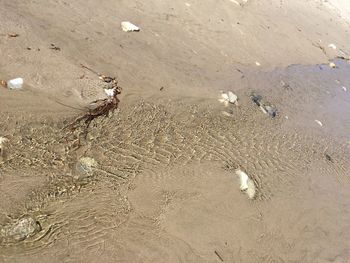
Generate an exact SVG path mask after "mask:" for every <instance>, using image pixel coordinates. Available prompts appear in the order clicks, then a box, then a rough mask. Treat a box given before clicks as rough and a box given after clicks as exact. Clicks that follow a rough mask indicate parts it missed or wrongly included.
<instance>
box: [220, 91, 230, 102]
mask: <svg viewBox="0 0 350 263" xmlns="http://www.w3.org/2000/svg"><path fill="white" fill-rule="evenodd" d="M221 98H223V99H224V100H227V101H228V100H229V96H228V95H227V94H226V93H222V94H221Z"/></svg>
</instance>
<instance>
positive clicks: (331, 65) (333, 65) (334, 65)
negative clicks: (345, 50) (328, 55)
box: [329, 62, 337, 68]
mask: <svg viewBox="0 0 350 263" xmlns="http://www.w3.org/2000/svg"><path fill="white" fill-rule="evenodd" d="M329 66H330V67H331V68H336V67H337V65H336V64H334V63H333V62H331V63H329Z"/></svg>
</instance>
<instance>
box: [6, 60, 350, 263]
mask: <svg viewBox="0 0 350 263" xmlns="http://www.w3.org/2000/svg"><path fill="white" fill-rule="evenodd" d="M336 63H337V65H339V68H337V69H329V68H328V66H327V65H315V66H300V65H294V66H290V67H288V68H286V69H276V70H273V71H267V72H263V71H262V72H258V71H256V70H249V69H242V72H243V75H244V77H243V78H242V79H241V80H239V81H240V83H236V84H237V85H236V86H238V87H240V88H239V89H237V90H233V91H234V92H235V93H236V94H237V95H238V98H239V105H238V106H235V105H229V107H224V106H223V105H222V104H219V102H218V101H217V99H216V94H213V96H212V97H211V98H203V97H202V98H196V97H177V98H171V97H168V96H167V94H166V93H161V94H160V95H162V94H163V95H162V96H160V95H159V94H154V95H153V97H151V98H150V99H147V101H140V100H138V99H136V98H134V97H133V96H126V97H125V98H124V100H123V101H122V103H121V105H120V109H119V110H118V111H116V112H115V113H114V114H113V115H111V116H110V117H109V118H100V119H98V120H96V121H94V122H93V124H92V126H91V127H90V129H89V133H88V137H87V139H86V140H84V139H83V138H82V137H81V136H80V137H79V136H78V135H77V133H70V132H69V131H67V130H62V127H63V126H64V123H65V122H67V121H66V117H63V116H62V115H59V119H60V120H59V121H56V120H55V121H54V120H53V119H52V118H51V117H50V115H49V114H48V115H42V116H37V115H30V116H28V115H27V114H26V113H24V112H19V113H18V112H17V113H15V112H11V108H6V109H7V111H6V112H4V114H1V122H0V123H2V124H1V126H0V127H1V130H2V131H3V133H4V134H5V135H8V137H10V138H9V139H10V143H9V145H8V147H7V152H6V156H5V158H4V160H3V161H4V162H3V163H2V164H1V166H0V174H1V186H2V187H3V189H2V191H1V199H2V200H3V201H2V204H1V211H2V213H1V222H0V223H2V224H3V225H5V224H11V222H14V221H15V220H16V219H17V218H20V217H21V215H24V214H29V215H32V216H34V217H35V218H36V219H37V220H38V221H39V222H40V224H41V227H42V231H40V232H39V233H38V234H36V235H35V236H33V237H30V238H28V239H26V240H24V241H21V242H9V241H8V239H5V238H2V239H1V238H0V246H1V250H0V259H1V261H3V262H34V261H38V260H40V261H41V262H49V261H50V262H65V261H67V262H76V261H80V260H84V261H85V260H86V261H88V262H97V261H101V260H103V261H105V262H115V261H117V262H154V261H160V262H164V261H167V262H183V261H186V262H206V261H208V262H216V261H219V260H220V259H219V258H218V256H217V254H219V255H220V257H221V258H222V259H224V261H225V262H226V261H228V262H232V261H235V262H236V261H237V262H285V261H288V262H290V261H295V262H315V259H317V260H318V261H319V262H346V260H349V259H350V254H349V250H348V246H347V241H348V240H349V239H350V231H349V226H350V225H349V222H350V221H349V218H350V214H349V211H350V209H349V208H350V207H349V203H348V202H347V200H348V198H349V190H350V185H349V182H350V180H349V172H348V171H349V168H350V162H349V160H350V158H349V157H350V151H349V147H350V144H349V142H350V138H349V135H348V133H347V131H348V130H349V128H350V127H349V125H350V122H349V118H348V117H347V116H349V113H350V104H349V103H350V93H349V90H348V91H346V92H345V91H344V90H343V89H342V86H347V87H350V80H349V78H348V75H347V72H349V64H347V63H346V62H344V61H337V62H336ZM282 81H283V82H282ZM252 91H255V92H258V93H259V94H261V95H262V96H263V97H264V98H265V99H266V100H268V101H269V102H270V103H271V104H273V105H275V106H276V107H277V109H278V115H277V117H276V118H270V117H269V116H267V115H265V114H264V113H263V112H262V111H261V110H260V109H259V108H258V107H257V106H256V105H255V104H254V103H253V102H252V101H251V99H250V97H249V95H250V93H251V92H252ZM7 95H8V94H7ZM8 96H10V95H8ZM25 98H26V95H25V94H24V96H23V99H25ZM43 100H44V99H43ZM44 101H45V100H44ZM65 111H66V114H67V112H68V115H70V116H74V115H75V114H77V113H74V112H72V109H70V108H66V109H65ZM222 111H226V112H228V113H230V114H232V116H227V115H224V114H222ZM61 112H62V111H61ZM286 116H288V118H286ZM72 118H73V117H70V118H69V119H72ZM7 119H11V120H12V121H11V125H12V126H11V125H9V126H6V125H4V123H6V120H7ZM316 119H317V120H320V121H321V122H322V123H323V126H322V127H320V126H319V125H318V124H317V123H316V122H315V120H316ZM15 120H17V122H15ZM78 138H80V139H81V141H80V143H81V145H82V146H81V147H80V148H79V149H77V150H75V146H76V142H77V139H78ZM326 154H327V155H328V156H330V157H331V159H329V158H328V159H327V157H326ZM81 156H88V157H93V158H94V159H95V160H96V161H97V162H98V164H99V167H98V169H97V170H95V171H94V173H93V174H92V175H82V174H80V173H79V171H76V169H75V164H76V162H77V161H78V159H79V157H81ZM237 168H240V169H242V170H244V171H245V172H246V173H247V174H248V175H249V176H250V177H251V178H252V179H253V181H254V183H255V185H256V187H257V195H256V198H255V199H254V200H248V198H247V196H246V195H245V194H244V193H241V192H240V190H239V180H238V178H237V177H236V175H235V173H234V170H235V169H237ZM121 177H123V178H125V179H121ZM14 178H16V179H14ZM18 193H20V194H18ZM215 251H216V253H217V254H216V253H215Z"/></svg>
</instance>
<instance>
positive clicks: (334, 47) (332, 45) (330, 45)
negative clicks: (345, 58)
mask: <svg viewBox="0 0 350 263" xmlns="http://www.w3.org/2000/svg"><path fill="white" fill-rule="evenodd" d="M328 47H330V48H333V49H337V46H336V45H334V44H329V45H328Z"/></svg>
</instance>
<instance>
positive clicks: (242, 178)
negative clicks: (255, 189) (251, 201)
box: [236, 169, 249, 191]
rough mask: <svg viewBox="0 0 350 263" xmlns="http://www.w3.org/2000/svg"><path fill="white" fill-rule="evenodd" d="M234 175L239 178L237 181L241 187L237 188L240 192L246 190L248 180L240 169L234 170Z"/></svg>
mask: <svg viewBox="0 0 350 263" xmlns="http://www.w3.org/2000/svg"><path fill="white" fill-rule="evenodd" d="M236 174H237V175H238V176H239V181H240V183H241V186H240V187H239V188H240V189H241V191H245V190H247V189H248V180H249V177H248V175H247V174H246V173H245V172H243V171H242V170H240V169H238V170H236Z"/></svg>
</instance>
